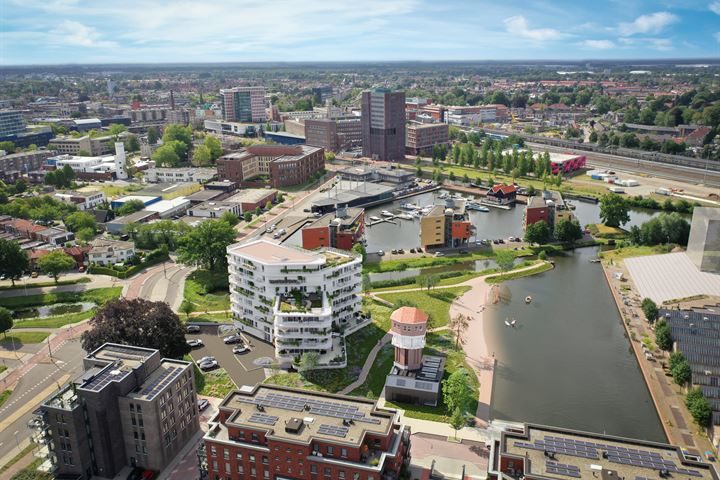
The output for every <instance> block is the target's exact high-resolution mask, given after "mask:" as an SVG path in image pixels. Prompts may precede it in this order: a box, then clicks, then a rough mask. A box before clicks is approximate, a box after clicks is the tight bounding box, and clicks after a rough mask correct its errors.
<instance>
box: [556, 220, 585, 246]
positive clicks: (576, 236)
mask: <svg viewBox="0 0 720 480" xmlns="http://www.w3.org/2000/svg"><path fill="white" fill-rule="evenodd" d="M555 237H556V238H557V239H558V241H560V242H563V243H569V244H573V243H575V241H576V240H580V239H581V238H582V237H583V231H582V227H580V224H579V223H578V222H576V221H574V220H570V219H564V220H560V221H559V222H558V224H557V225H556V226H555Z"/></svg>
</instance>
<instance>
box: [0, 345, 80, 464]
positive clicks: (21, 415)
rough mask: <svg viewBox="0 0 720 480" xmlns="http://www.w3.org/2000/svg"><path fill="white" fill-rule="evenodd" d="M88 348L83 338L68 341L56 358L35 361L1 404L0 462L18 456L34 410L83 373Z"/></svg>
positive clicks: (55, 355)
mask: <svg viewBox="0 0 720 480" xmlns="http://www.w3.org/2000/svg"><path fill="white" fill-rule="evenodd" d="M84 355H85V352H84V350H83V349H82V347H81V346H80V340H79V339H75V340H69V341H66V342H65V343H64V344H63V345H62V346H60V347H59V348H57V349H56V350H54V351H53V360H52V361H51V360H50V359H46V360H44V361H42V362H40V363H37V364H35V365H32V366H31V367H30V368H29V369H28V370H27V371H26V372H25V373H24V374H23V376H22V378H21V379H20V381H19V382H18V383H17V384H16V385H15V387H14V389H13V393H12V395H10V397H9V398H8V400H7V401H6V402H5V403H4V404H3V406H2V407H1V408H0V464H4V463H5V462H4V461H2V460H1V459H6V458H7V457H11V456H14V455H15V454H17V453H18V452H19V449H22V448H23V447H24V446H25V445H27V442H28V440H29V437H30V431H29V430H28V428H27V423H28V421H29V420H30V419H31V418H32V416H33V415H32V412H33V411H34V410H35V407H36V406H37V405H39V404H40V402H42V401H43V400H45V398H46V397H47V396H49V395H50V394H52V393H54V392H56V391H57V390H58V386H63V385H65V384H67V381H68V379H72V378H75V377H76V376H78V375H80V374H81V373H82V358H83V357H84Z"/></svg>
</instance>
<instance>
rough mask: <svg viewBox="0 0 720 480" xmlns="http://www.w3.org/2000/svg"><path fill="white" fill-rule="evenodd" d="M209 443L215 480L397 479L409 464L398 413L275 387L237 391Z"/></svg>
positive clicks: (227, 402) (211, 430) (207, 454)
mask: <svg viewBox="0 0 720 480" xmlns="http://www.w3.org/2000/svg"><path fill="white" fill-rule="evenodd" d="M203 441H204V447H205V461H206V462H207V464H206V465H205V466H206V468H207V473H208V478H211V479H215V478H223V479H226V480H235V479H245V478H258V479H266V480H287V479H296V480H300V479H303V480H323V479H333V480H337V479H339V480H381V479H383V480H386V479H387V480H390V479H397V478H399V475H400V471H401V470H402V469H403V468H404V467H405V468H406V467H407V466H408V465H409V462H410V456H409V450H410V448H409V447H410V429H409V427H403V425H401V424H400V422H399V416H398V414H397V412H396V411H395V410H391V409H385V408H380V407H378V406H377V404H376V403H375V402H374V401H373V400H368V399H364V398H358V397H349V396H344V395H334V394H328V393H320V392H310V391H305V390H299V389H293V388H286V387H278V386H273V385H262V384H259V385H256V386H255V387H254V388H253V389H252V390H241V391H235V392H232V393H230V394H229V395H228V396H227V397H225V399H224V400H223V401H222V403H221V404H220V407H219V412H218V413H217V415H216V416H215V417H214V418H213V419H212V420H211V421H210V423H209V430H208V432H207V434H206V435H205V437H204V439H203Z"/></svg>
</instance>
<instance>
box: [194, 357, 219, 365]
mask: <svg viewBox="0 0 720 480" xmlns="http://www.w3.org/2000/svg"><path fill="white" fill-rule="evenodd" d="M214 361H215V357H202V358H201V359H200V360H198V361H197V363H198V365H199V364H201V363H204V362H214Z"/></svg>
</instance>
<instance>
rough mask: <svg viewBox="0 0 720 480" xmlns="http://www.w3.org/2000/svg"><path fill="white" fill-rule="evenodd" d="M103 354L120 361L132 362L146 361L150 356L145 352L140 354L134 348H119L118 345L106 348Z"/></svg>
mask: <svg viewBox="0 0 720 480" xmlns="http://www.w3.org/2000/svg"><path fill="white" fill-rule="evenodd" d="M103 354H104V355H105V356H107V357H112V358H120V359H123V358H129V359H132V360H144V359H146V358H147V357H149V356H150V355H149V354H145V353H144V352H138V351H137V350H136V349H134V348H125V347H118V346H116V345H112V346H107V347H105V349H104V352H103Z"/></svg>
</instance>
